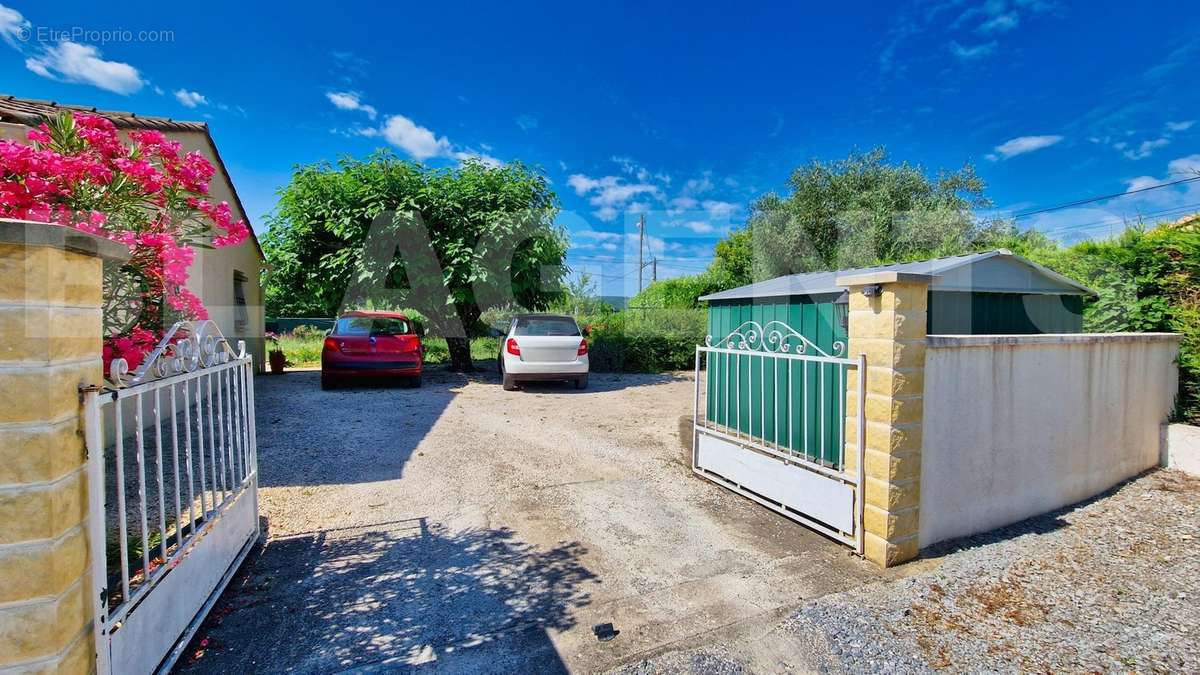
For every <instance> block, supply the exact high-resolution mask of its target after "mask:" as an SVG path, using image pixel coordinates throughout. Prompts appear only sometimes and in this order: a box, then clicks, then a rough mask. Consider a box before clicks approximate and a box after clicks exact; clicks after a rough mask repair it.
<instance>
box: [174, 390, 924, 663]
mask: <svg viewBox="0 0 1200 675" xmlns="http://www.w3.org/2000/svg"><path fill="white" fill-rule="evenodd" d="M256 387H257V410H258V440H259V467H260V471H261V504H262V514H263V516H264V517H265V519H266V520H267V531H268V532H269V540H268V542H267V545H266V546H265V547H264V548H263V549H262V550H261V551H259V552H258V553H257V554H255V555H254V556H253V557H252V558H251V559H250V560H249V561H248V562H247V564H246V566H245V567H244V568H243V570H242V572H241V574H239V576H238V577H237V578H236V579H235V580H234V582H233V583H232V584H231V585H230V588H229V590H227V591H226V593H225V595H224V596H223V597H222V599H221V600H220V601H219V602H218V604H217V606H216V607H215V608H214V610H213V612H212V614H211V615H210V617H209V620H208V621H207V622H206V624H205V626H203V627H202V628H201V630H200V632H199V633H198V634H197V637H196V639H195V640H194V641H193V643H192V645H191V647H190V649H189V653H190V657H186V658H187V661H186V662H185V663H181V665H180V669H181V670H183V671H186V672H212V673H216V672H281V671H289V672H331V671H332V672H336V671H341V670H349V669H361V670H366V671H373V670H389V669H392V668H395V667H402V666H405V665H416V664H426V665H428V666H432V667H434V668H436V669H437V670H439V671H445V672H479V671H487V672H500V671H504V672H513V671H520V672H535V671H536V672H563V671H571V672H593V671H602V670H606V669H609V668H613V667H620V666H622V665H626V664H637V663H641V662H644V660H645V659H647V658H651V657H654V656H656V655H658V654H661V653H667V652H670V651H671V650H677V649H680V648H692V647H696V646H702V645H707V644H718V643H721V642H723V641H729V640H737V639H739V636H746V635H761V634H764V633H766V632H768V631H769V630H770V629H771V627H773V626H775V625H776V624H778V623H779V622H780V621H781V620H783V619H786V618H787V617H788V616H789V615H790V614H791V613H793V612H794V611H795V609H796V608H797V607H799V606H800V605H801V604H802V603H803V602H805V601H807V600H811V599H813V598H816V597H819V596H822V595H826V594H829V593H835V592H840V591H846V590H849V589H852V588H855V587H858V586H861V585H863V584H867V583H872V582H876V581H878V580H880V579H887V578H894V577H895V576H896V575H897V574H898V573H896V572H887V573H884V572H880V571H878V570H876V569H875V568H873V567H872V566H871V565H869V564H868V563H865V562H863V561H861V560H858V559H856V558H854V557H853V556H851V555H849V553H848V550H847V549H845V548H843V547H841V546H839V545H836V544H833V543H831V542H830V541H829V540H827V539H825V538H823V537H821V536H819V535H817V534H814V533H813V532H811V531H809V530H806V529H804V528H803V527H800V526H797V525H794V524H792V523H790V522H788V521H786V520H785V519H782V518H780V517H778V516H776V515H774V514H772V513H771V512H769V511H767V510H766V509H763V508H761V507H759V506H757V505H755V504H752V503H750V502H748V501H747V500H744V499H741V498H739V497H737V496H735V495H733V494H732V493H730V492H728V491H726V490H723V489H721V488H719V487H717V486H715V485H713V484H711V483H708V482H706V481H703V480H701V479H699V478H696V477H695V476H693V475H692V473H691V471H690V468H689V464H688V456H687V452H686V451H685V450H684V449H683V446H682V444H681V442H680V437H679V432H680V430H681V429H684V430H685V434H688V433H690V426H688V425H687V421H686V418H685V416H686V415H688V414H690V412H691V407H692V387H693V383H692V379H691V376H690V374H676V375H640V376H639V375H624V376H615V375H598V374H597V375H593V376H592V381H591V386H590V387H589V388H588V389H587V390H586V391H581V392H577V391H575V390H574V389H572V388H568V387H566V386H559V385H555V384H546V385H538V386H531V387H530V388H529V389H528V390H526V391H519V392H504V391H502V390H501V388H500V386H499V383H498V381H497V378H496V377H495V375H494V374H492V373H490V372H489V373H485V374H481V375H479V376H473V377H472V378H470V379H468V378H466V377H464V376H460V375H454V374H451V373H448V372H446V371H442V370H434V369H431V370H430V371H427V373H426V379H425V386H424V387H423V388H422V389H419V390H411V389H402V388H382V387H381V388H364V389H347V390H338V391H332V392H322V391H321V390H320V388H319V387H318V375H317V373H292V374H288V375H285V376H276V377H260V378H258V379H257V381H256ZM899 574H902V572H901V573H899ZM610 622H611V623H612V624H614V626H615V628H616V630H617V631H619V634H618V635H617V637H616V638H615V639H613V640H611V641H608V642H600V641H598V640H597V639H596V637H595V636H594V635H593V633H592V627H593V626H594V625H596V624H601V623H610ZM798 644H799V643H798V642H796V641H795V640H791V641H788V640H783V641H779V642H777V643H772V644H771V645H765V646H764V649H763V650H761V651H763V653H764V654H765V655H764V656H763V658H765V659H768V660H770V659H771V658H773V657H772V656H771V654H772V653H773V652H774V651H778V650H779V649H781V648H786V649H787V650H788V651H795V650H796V649H801V650H803V645H800V646H799V647H797V645H798Z"/></svg>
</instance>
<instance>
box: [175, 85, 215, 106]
mask: <svg viewBox="0 0 1200 675" xmlns="http://www.w3.org/2000/svg"><path fill="white" fill-rule="evenodd" d="M175 100H176V101H179V103H180V104H182V105H183V107H185V108H195V107H196V106H201V105H208V99H207V98H205V97H204V94H201V93H200V92H198V91H188V90H187V89H177V90H175Z"/></svg>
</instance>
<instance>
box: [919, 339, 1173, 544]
mask: <svg viewBox="0 0 1200 675" xmlns="http://www.w3.org/2000/svg"><path fill="white" fill-rule="evenodd" d="M1178 352H1179V337H1178V336H1176V335H1167V334H1145V333H1141V334H1127V333H1126V334H1105V335H1094V334H1093V335H1086V334H1085V335H1010V336H986V335H984V336H930V337H929V338H927V351H926V362H925V385H924V387H925V389H924V400H925V406H924V411H925V412H924V440H923V445H922V453H921V459H922V462H921V507H920V513H921V520H920V545H921V546H922V547H925V546H928V545H930V544H932V543H935V542H938V541H942V540H945V539H950V538H953V537H959V536H965V535H969V534H973V533H976V532H983V531H987V530H991V529H994V528H997V527H1001V526H1004V525H1007V524H1010V523H1014V522H1017V521H1019V520H1022V519H1024V518H1028V517H1030V516H1034V515H1037V514H1040V513H1044V512H1046V511H1050V510H1053V509H1056V508H1059V507H1062V506H1066V505H1069V504H1073V503H1075V502H1078V501H1081V500H1084V499H1087V498H1089V497H1091V496H1093V495H1096V494H1098V493H1100V492H1103V491H1104V490H1106V489H1108V488H1110V487H1112V486H1113V485H1115V484H1117V483H1119V482H1121V481H1122V480H1125V479H1126V478H1129V477H1131V476H1134V475H1136V474H1138V473H1139V472H1141V471H1144V470H1146V469H1149V468H1151V467H1154V466H1157V465H1158V464H1159V461H1160V452H1161V451H1162V448H1161V443H1162V438H1163V434H1162V431H1161V429H1162V425H1163V424H1164V423H1165V422H1166V420H1167V417H1168V415H1169V414H1170V412H1171V409H1172V407H1173V405H1174V396H1175V392H1176V391H1177V377H1178V373H1177V369H1176V365H1175V360H1176V357H1177V355H1178Z"/></svg>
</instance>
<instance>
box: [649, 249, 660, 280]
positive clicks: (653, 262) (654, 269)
mask: <svg viewBox="0 0 1200 675" xmlns="http://www.w3.org/2000/svg"><path fill="white" fill-rule="evenodd" d="M655 281H658V256H655V257H653V258H651V259H650V283H654V282H655Z"/></svg>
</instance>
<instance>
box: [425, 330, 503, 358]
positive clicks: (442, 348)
mask: <svg viewBox="0 0 1200 675" xmlns="http://www.w3.org/2000/svg"><path fill="white" fill-rule="evenodd" d="M421 345H422V346H424V347H425V363H426V364H431V365H438V364H442V363H449V362H450V349H449V348H448V347H447V346H446V340H445V338H440V337H431V336H426V337H424V338H422V339H421ZM498 354H500V338H494V337H478V338H472V339H471V359H472V360H474V361H494V360H495V359H496V356H497V355H498Z"/></svg>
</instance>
